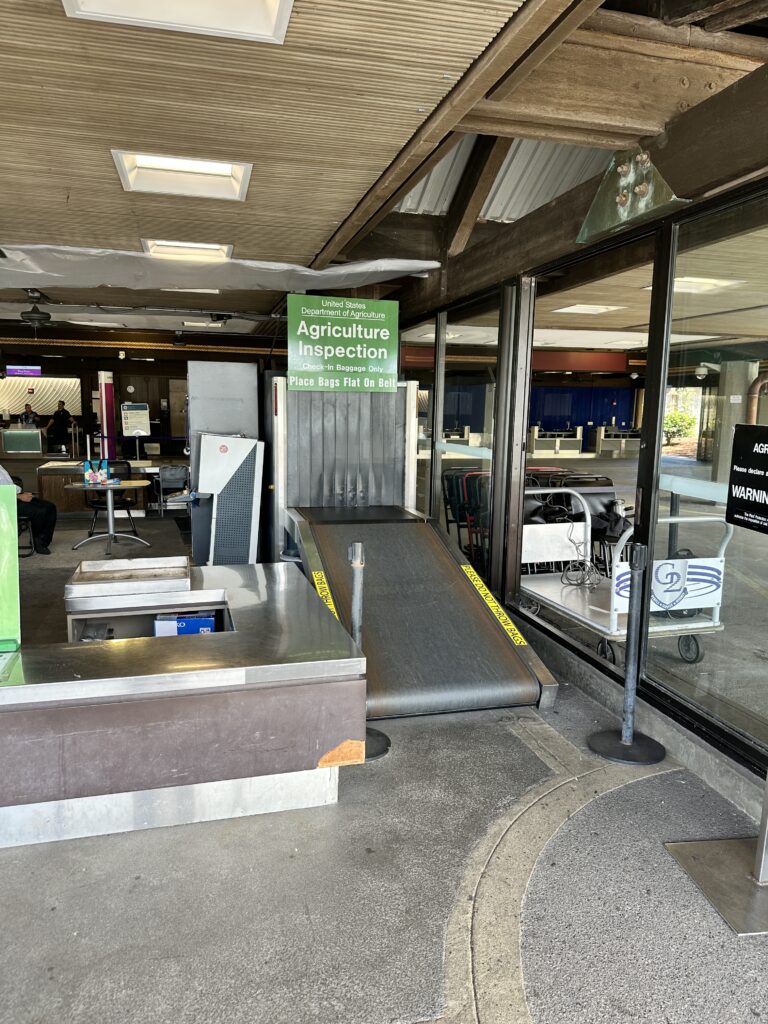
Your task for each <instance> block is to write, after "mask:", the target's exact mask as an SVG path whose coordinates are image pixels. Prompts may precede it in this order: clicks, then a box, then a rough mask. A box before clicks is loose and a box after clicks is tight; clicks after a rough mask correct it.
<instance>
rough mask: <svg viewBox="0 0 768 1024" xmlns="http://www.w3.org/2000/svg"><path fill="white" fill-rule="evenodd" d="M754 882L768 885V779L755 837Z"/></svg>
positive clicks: (767, 778)
mask: <svg viewBox="0 0 768 1024" xmlns="http://www.w3.org/2000/svg"><path fill="white" fill-rule="evenodd" d="M753 874H754V876H755V881H756V882H759V883H760V885H768V777H766V780H765V795H764V796H763V816H762V820H761V822H760V835H759V836H758V837H757V850H756V852H755V869H754V872H753Z"/></svg>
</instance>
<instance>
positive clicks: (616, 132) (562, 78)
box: [458, 31, 761, 149]
mask: <svg viewBox="0 0 768 1024" xmlns="http://www.w3.org/2000/svg"><path fill="white" fill-rule="evenodd" d="M590 36H596V37H597V38H598V40H599V42H600V43H601V44H602V43H604V41H605V39H606V38H609V37H606V36H604V35H602V34H597V33H592V32H588V31H584V32H578V33H576V35H575V36H574V38H573V39H572V40H570V41H569V42H566V43H563V45H562V46H561V47H560V49H559V50H558V53H557V59H556V60H551V61H548V62H547V63H546V64H543V65H542V66H541V67H540V68H538V69H537V70H536V71H535V72H534V73H533V74H532V75H531V77H530V78H529V79H528V81H526V82H524V83H522V85H521V86H520V87H519V88H518V90H517V91H516V93H515V95H514V97H513V100H512V101H510V102H507V103H494V102H492V101H489V100H483V101H481V102H480V103H478V104H477V105H476V106H475V107H474V109H473V110H472V111H471V112H470V113H469V114H467V115H466V116H465V117H464V119H463V120H462V121H461V122H460V123H459V126H458V127H459V129H460V130H462V131H466V132H476V133H479V134H484V135H498V136H505V137H517V138H532V139H548V140H552V141H556V142H562V143H571V144H576V145H588V146H596V147H601V148H604V149H622V148H626V147H627V146H631V145H634V144H636V143H637V142H639V141H640V140H641V139H643V138H646V137H654V136H656V135H658V134H659V133H660V132H662V131H663V130H664V127H665V125H667V124H669V123H670V122H671V121H672V120H673V119H674V118H675V117H676V116H679V114H680V113H681V112H684V111H685V110H688V109H689V108H692V107H694V106H696V105H697V104H699V103H702V102H704V101H706V100H708V99H710V98H711V97H712V96H713V95H714V94H716V93H718V92H720V91H721V90H723V89H725V88H727V87H728V86H730V85H732V84H733V83H734V82H735V81H738V80H739V79H740V78H742V77H744V75H745V74H746V73H747V71H748V70H754V69H755V67H759V66H761V65H760V64H758V63H757V62H752V61H748V60H745V58H743V57H740V56H739V57H735V58H733V57H728V58H727V59H726V60H725V61H722V62H721V61H720V60H719V59H718V58H719V55H717V54H714V53H712V52H710V51H702V53H703V54H704V55H705V56H706V58H707V62H706V64H703V63H700V62H698V61H694V62H691V61H689V60H688V59H687V53H688V51H686V50H685V49H683V48H678V47H672V46H670V45H669V44H667V43H662V42H658V41H654V42H651V43H649V44H647V45H648V46H650V47H653V48H658V47H666V48H668V49H669V50H671V51H672V53H671V54H668V55H667V56H666V57H665V58H664V59H660V58H659V56H658V55H651V54H649V53H644V52H636V49H637V48H636V47H635V44H634V42H633V41H632V40H629V39H625V38H621V42H622V43H624V44H629V46H630V47H631V49H630V50H629V51H628V52H622V53H621V54H620V55H619V56H618V58H617V56H616V54H615V53H614V52H613V51H611V50H610V49H608V48H607V47H605V46H603V45H598V46H592V45H590V42H589V37H590ZM585 38H586V39H587V42H586V43H584V42H582V40H584V39H585ZM614 38H616V37H614ZM734 63H735V65H736V66H733V65H734ZM619 68H620V70H621V78H622V81H623V82H624V83H625V85H626V87H625V88H623V89H622V90H621V92H620V93H619V94H617V92H616V80H617V75H618V73H619ZM630 86H632V87H630Z"/></svg>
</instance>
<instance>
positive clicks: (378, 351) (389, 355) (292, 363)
mask: <svg viewBox="0 0 768 1024" xmlns="http://www.w3.org/2000/svg"><path fill="white" fill-rule="evenodd" d="M397 310H398V304H397V303H396V302H388V301H386V300H383V299H349V298H338V297H336V296H332V295H289V296H288V390H289V391H396V390H397Z"/></svg>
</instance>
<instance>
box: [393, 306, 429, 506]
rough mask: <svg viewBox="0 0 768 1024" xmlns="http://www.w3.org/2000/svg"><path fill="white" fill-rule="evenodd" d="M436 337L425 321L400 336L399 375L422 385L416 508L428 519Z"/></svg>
mask: <svg viewBox="0 0 768 1024" xmlns="http://www.w3.org/2000/svg"><path fill="white" fill-rule="evenodd" d="M435 336H436V325H435V321H434V320H425V321H424V322H423V323H420V324H417V325H416V326H415V327H411V328H409V329H408V330H406V331H403V332H402V333H401V335H400V376H401V378H402V379H403V380H416V381H418V382H419V392H418V409H417V416H418V435H417V436H418V441H417V456H416V459H417V461H416V508H417V511H419V512H421V513H423V514H424V515H426V516H428V515H430V514H431V510H430V499H431V492H432V421H433V418H434V396H435Z"/></svg>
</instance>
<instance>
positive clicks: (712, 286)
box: [643, 277, 747, 295]
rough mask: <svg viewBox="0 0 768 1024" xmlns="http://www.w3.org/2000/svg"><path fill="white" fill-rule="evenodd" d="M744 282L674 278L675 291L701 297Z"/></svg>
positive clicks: (720, 279) (721, 279) (725, 279)
mask: <svg viewBox="0 0 768 1024" xmlns="http://www.w3.org/2000/svg"><path fill="white" fill-rule="evenodd" d="M746 283H747V282H746V281H736V280H734V279H733V278H725V277H676V278H675V286H674V287H675V291H676V292H680V293H681V294H687V295H703V294H705V293H706V292H719V291H722V290H723V289H724V288H734V287H736V286H737V285H740V284H746ZM652 288H653V285H650V284H649V285H647V287H645V288H644V289H643V291H646V292H649V291H651V290H652Z"/></svg>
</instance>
